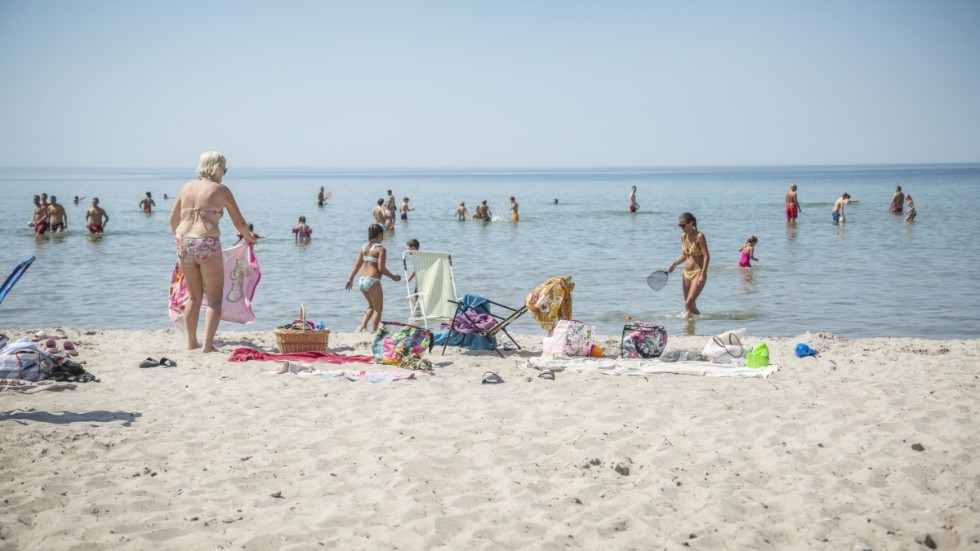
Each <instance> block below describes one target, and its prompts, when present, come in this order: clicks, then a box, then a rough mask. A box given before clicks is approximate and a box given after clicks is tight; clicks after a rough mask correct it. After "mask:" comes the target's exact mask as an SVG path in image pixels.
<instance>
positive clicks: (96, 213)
mask: <svg viewBox="0 0 980 551" xmlns="http://www.w3.org/2000/svg"><path fill="white" fill-rule="evenodd" d="M108 223H109V214H108V213H107V212H106V211H105V209H104V208H102V207H100V206H99V198H98V197H93V198H92V207H91V208H89V209H88V210H87V211H85V227H86V228H88V231H89V233H94V234H101V233H102V232H104V231H105V225H106V224H108Z"/></svg>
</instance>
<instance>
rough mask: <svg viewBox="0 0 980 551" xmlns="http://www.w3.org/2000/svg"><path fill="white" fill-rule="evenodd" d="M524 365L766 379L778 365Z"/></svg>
mask: <svg viewBox="0 0 980 551" xmlns="http://www.w3.org/2000/svg"><path fill="white" fill-rule="evenodd" d="M525 367H529V368H534V369H546V368H547V369H551V370H552V371H570V372H573V373H604V374H606V375H650V374H656V373H674V374H678V375H697V376H699V377H737V378H751V377H755V378H760V379H768V378H769V376H770V375H772V374H773V373H775V372H777V371H779V366H778V365H776V364H769V365H768V366H766V367H761V368H759V369H753V368H751V367H739V366H733V365H720V364H716V363H711V362H694V361H685V362H662V361H658V360H649V361H646V360H641V361H638V360H619V359H610V358H603V359H596V360H593V359H586V358H528V359H527V362H526V363H525Z"/></svg>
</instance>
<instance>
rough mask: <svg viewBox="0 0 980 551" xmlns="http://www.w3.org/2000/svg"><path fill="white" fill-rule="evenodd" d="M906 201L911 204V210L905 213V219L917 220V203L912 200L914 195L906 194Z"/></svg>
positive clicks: (908, 220) (909, 220)
mask: <svg viewBox="0 0 980 551" xmlns="http://www.w3.org/2000/svg"><path fill="white" fill-rule="evenodd" d="M905 201H906V202H908V204H909V211H908V214H906V215H905V221H906V222H911V221H913V220H915V203H913V202H912V196H911V195H906V196H905Z"/></svg>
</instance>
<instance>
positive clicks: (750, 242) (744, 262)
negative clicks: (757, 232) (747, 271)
mask: <svg viewBox="0 0 980 551" xmlns="http://www.w3.org/2000/svg"><path fill="white" fill-rule="evenodd" d="M758 242H759V238H758V237H756V236H754V235H753V236H750V237H749V238H748V239H747V240H746V241H745V244H744V245H742V247H741V248H740V249H739V250H738V252H740V253H742V258H740V259H739V261H738V265H739V266H741V267H743V268H751V267H752V262H751V261H752V260H755V261H756V262H758V261H759V259H758V258H756V257H755V244H756V243H758Z"/></svg>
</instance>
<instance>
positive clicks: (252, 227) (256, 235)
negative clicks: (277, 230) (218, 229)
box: [235, 224, 262, 245]
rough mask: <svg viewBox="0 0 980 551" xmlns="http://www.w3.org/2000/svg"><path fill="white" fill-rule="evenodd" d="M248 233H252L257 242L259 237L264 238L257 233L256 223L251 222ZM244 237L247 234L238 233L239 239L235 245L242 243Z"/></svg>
mask: <svg viewBox="0 0 980 551" xmlns="http://www.w3.org/2000/svg"><path fill="white" fill-rule="evenodd" d="M248 233H250V234H252V239H254V240H255V242H256V243H257V242H258V241H259V239H262V236H261V235H259V234H257V233H255V225H254V224H249V225H248ZM243 239H245V236H244V235H242V234H238V240H236V241H235V245H237V244H239V243H241V242H242V240H243Z"/></svg>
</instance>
